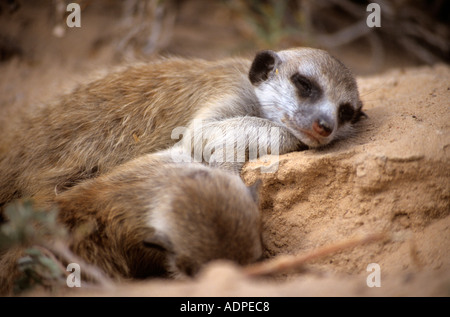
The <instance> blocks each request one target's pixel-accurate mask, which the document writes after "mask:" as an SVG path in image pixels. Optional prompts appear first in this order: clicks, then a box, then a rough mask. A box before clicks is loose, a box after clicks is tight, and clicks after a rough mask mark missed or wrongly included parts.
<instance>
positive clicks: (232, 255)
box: [0, 150, 262, 293]
mask: <svg viewBox="0 0 450 317" xmlns="http://www.w3.org/2000/svg"><path fill="white" fill-rule="evenodd" d="M169 151H170V150H169ZM169 151H165V152H159V153H154V154H147V155H143V156H141V157H139V158H137V159H134V160H131V161H129V162H126V163H124V164H122V165H120V166H118V167H116V168H115V169H114V170H113V171H111V172H109V173H106V174H104V175H101V176H99V177H96V178H94V179H90V180H85V181H84V182H82V183H80V184H78V185H76V186H74V187H72V188H70V189H68V190H67V191H65V192H63V193H61V194H59V195H57V196H56V198H55V202H54V204H56V206H57V207H58V209H59V212H58V218H57V219H58V222H60V223H61V224H62V225H63V226H64V227H66V228H67V229H68V231H69V234H70V237H71V239H69V241H70V242H69V247H70V248H71V250H72V251H73V252H74V253H75V254H76V255H78V256H80V257H81V258H82V259H84V260H85V261H86V262H87V263H90V264H93V265H96V266H97V267H99V268H101V269H102V270H103V271H104V272H105V273H107V274H108V275H109V276H111V277H113V278H115V279H118V280H120V279H130V278H146V277H152V276H167V275H169V276H173V277H178V276H193V275H195V274H196V273H197V272H198V271H199V269H200V268H201V267H202V265H204V264H205V263H207V262H209V261H211V260H215V259H227V260H231V261H234V262H236V263H239V264H242V265H244V264H248V263H252V262H254V261H256V260H258V259H259V258H260V257H261V256H262V244H261V223H260V213H259V210H258V206H257V203H256V200H257V193H256V190H257V188H255V187H252V186H251V187H247V186H245V184H244V183H243V181H242V180H241V179H240V177H239V176H237V175H234V174H232V173H228V172H226V171H223V170H220V169H217V168H211V167H208V166H205V165H203V164H200V163H187V164H184V163H176V162H173V159H172V157H171V154H170V155H169ZM176 155H181V154H180V153H177V154H176ZM38 207H39V208H50V207H52V206H48V205H47V206H44V205H40V206H39V205H38ZM86 228H91V230H87V229H86ZM11 252H12V253H13V254H12V255H14V252H17V250H11ZM8 256H9V255H8V254H7V255H5V256H4V257H5V259H6V258H7V257H8ZM17 257H18V256H16V258H17ZM2 262H5V263H6V264H5V263H3V265H5V267H11V263H7V260H3V261H2V259H1V258H0V263H2ZM1 270H2V268H0V271H1ZM10 270H11V268H10ZM9 276H12V277H14V276H16V277H17V275H16V274H10V273H8V272H2V273H1V274H0V281H2V280H4V282H5V283H4V284H5V285H12V284H13V282H12V281H9V282H6V281H7V280H8V278H9ZM1 289H2V288H1V287H0V290H1ZM7 291H8V290H7V289H3V292H4V293H5V292H7Z"/></svg>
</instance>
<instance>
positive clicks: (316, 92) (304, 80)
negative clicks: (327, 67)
mask: <svg viewBox="0 0 450 317" xmlns="http://www.w3.org/2000/svg"><path fill="white" fill-rule="evenodd" d="M291 82H292V83H293V84H294V86H295V87H296V88H297V92H298V95H299V96H300V97H301V98H311V99H318V98H319V97H320V95H321V93H322V90H321V89H320V86H319V85H318V84H317V83H316V82H315V81H314V80H313V79H311V78H308V77H306V76H303V75H300V74H299V73H295V74H294V75H292V76H291Z"/></svg>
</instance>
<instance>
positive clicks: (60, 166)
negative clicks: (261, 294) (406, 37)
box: [0, 48, 361, 208]
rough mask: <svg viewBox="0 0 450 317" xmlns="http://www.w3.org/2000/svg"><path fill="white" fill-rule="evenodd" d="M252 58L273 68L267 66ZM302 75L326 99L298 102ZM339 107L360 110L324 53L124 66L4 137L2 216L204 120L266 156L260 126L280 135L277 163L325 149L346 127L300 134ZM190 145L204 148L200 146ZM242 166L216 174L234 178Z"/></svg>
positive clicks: (352, 87) (347, 77) (349, 82)
mask: <svg viewBox="0 0 450 317" xmlns="http://www.w3.org/2000/svg"><path fill="white" fill-rule="evenodd" d="M258 56H259V57H261V56H266V57H267V56H274V57H276V59H275V60H274V61H273V62H267V60H265V59H264V58H259V59H258ZM254 65H256V66H257V67H253V66H254ZM249 69H250V73H249ZM302 69H304V70H305V72H306V73H305V74H306V75H307V76H311V77H313V79H314V81H315V82H317V84H318V85H320V86H321V90H322V91H323V94H321V96H322V97H323V98H322V99H323V100H322V99H321V100H318V101H315V100H312V99H311V100H309V99H307V98H303V97H301V96H300V95H299V93H298V91H297V89H298V87H296V86H295V84H293V82H292V79H291V78H292V77H291V76H292V74H293V73H295V72H299V70H300V72H301V71H302ZM249 76H250V78H253V80H252V79H251V80H249ZM255 78H256V79H257V81H256V79H255ZM335 87H339V88H338V90H339V93H337V92H336V91H335V90H337V89H335ZM314 102H316V103H320V107H315V106H314ZM342 102H345V103H349V104H351V107H352V108H354V109H355V111H356V110H357V111H360V108H361V106H360V101H359V96H358V92H357V87H356V83H355V81H354V79H353V77H352V76H351V74H350V72H349V71H348V70H347V69H346V68H345V67H344V66H343V65H342V64H341V63H339V62H338V61H337V60H335V59H334V58H332V57H331V56H329V55H328V53H326V52H324V51H321V50H314V49H306V48H299V49H293V50H286V51H281V52H279V54H277V53H275V52H272V53H271V54H269V55H268V54H264V53H263V54H260V55H257V57H255V60H254V62H253V63H252V62H251V61H250V60H246V59H225V60H220V61H212V62H209V61H203V60H187V59H178V58H173V59H166V60H161V61H159V62H155V63H150V64H139V65H133V66H130V67H126V68H124V69H123V70H120V71H116V72H112V73H110V74H107V75H105V76H104V77H102V78H100V79H97V80H95V81H93V82H90V83H88V84H85V85H81V86H80V87H78V88H77V89H75V90H74V91H73V92H72V93H70V94H67V95H64V96H62V97H60V98H59V99H58V100H57V101H56V102H54V103H53V104H50V105H47V106H43V107H42V108H41V109H38V110H37V111H36V112H35V113H34V114H32V115H31V116H30V117H29V118H27V119H26V120H25V122H24V123H23V124H22V125H20V126H18V127H17V129H16V131H15V132H13V133H11V134H10V135H6V136H2V140H5V141H1V142H2V143H3V142H7V143H8V144H7V145H4V144H2V145H1V146H0V148H3V149H4V148H8V151H7V152H6V153H0V155H1V156H0V174H1V177H0V208H2V206H3V205H4V204H6V203H8V202H9V201H11V200H13V199H15V198H19V197H28V196H33V197H35V198H36V199H37V200H39V201H48V202H51V201H52V200H53V199H54V197H55V193H60V192H63V191H64V190H66V189H68V188H70V187H72V186H74V185H75V184H76V183H78V182H80V181H82V180H84V179H88V178H92V177H96V176H98V175H102V174H104V173H106V172H108V171H110V170H111V169H113V168H114V167H115V166H118V165H120V164H122V163H124V162H127V161H129V160H131V159H133V158H136V157H139V156H141V155H144V154H146V153H152V152H156V151H159V150H162V149H166V148H168V147H170V146H172V145H174V144H175V143H177V142H178V141H179V140H177V139H172V138H171V134H172V132H173V129H174V128H177V127H189V129H190V130H191V131H192V129H193V122H194V119H202V120H203V121H204V123H205V126H206V129H207V128H211V127H213V128H219V129H221V131H222V130H223V131H225V130H231V129H237V128H242V129H243V132H242V134H244V135H246V136H247V139H248V142H249V143H251V142H256V141H257V140H259V141H260V142H261V144H262V146H265V147H266V148H267V152H268V153H271V150H272V149H271V148H270V144H269V142H268V141H269V140H268V139H267V138H265V137H262V136H261V134H260V132H259V128H261V127H263V128H266V129H270V128H272V127H275V128H277V129H279V132H280V133H279V134H280V140H279V141H280V142H279V145H280V148H279V149H277V150H278V151H277V152H278V153H279V154H283V153H287V152H291V151H295V150H298V149H300V148H305V144H307V145H309V146H320V145H323V144H327V143H329V142H331V141H332V140H333V139H334V138H335V137H337V136H339V135H342V133H341V132H340V131H341V130H342V131H343V130H345V129H344V127H345V126H348V124H346V125H338V124H337V123H336V124H334V125H333V126H334V130H336V131H333V133H332V134H331V135H330V136H329V137H321V136H320V135H317V134H316V136H315V138H311V137H309V136H310V135H312V134H314V133H315V132H314V131H310V133H309V134H305V133H304V131H305V130H311V126H312V125H311V123H312V122H313V121H312V120H317V114H316V113H315V112H317V111H319V110H320V109H322V110H324V109H325V110H326V111H325V110H324V113H325V114H326V115H327V116H328V117H330V120H333V121H336V120H337V119H336V118H337V113H338V107H339V104H340V103H342ZM316 109H319V110H317V111H316ZM208 137H209V136H208ZM189 141H190V140H189V139H188V138H183V141H182V142H180V143H178V144H177V146H182V147H185V148H187V149H188V150H192V145H193V144H191V142H189ZM194 141H195V142H194V143H195V144H200V147H202V148H203V146H204V140H201V139H196V140H194ZM225 141H226V136H225V134H223V133H216V134H215V136H214V137H213V138H212V139H210V140H208V142H209V143H210V144H216V145H218V146H221V145H222V144H223V143H225ZM245 146H246V147H247V145H245ZM247 150H248V149H247V148H244V151H247ZM247 158H248V157H247ZM216 159H217V158H216ZM243 163H244V162H233V163H231V164H230V163H228V162H227V163H224V164H220V163H219V164H217V166H219V167H222V168H225V169H229V170H233V171H236V170H237V171H239V169H240V168H241V167H242V165H243Z"/></svg>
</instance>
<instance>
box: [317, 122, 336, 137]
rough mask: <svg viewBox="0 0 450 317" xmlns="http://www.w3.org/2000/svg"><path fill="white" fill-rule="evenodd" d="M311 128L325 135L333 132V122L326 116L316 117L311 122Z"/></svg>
mask: <svg viewBox="0 0 450 317" xmlns="http://www.w3.org/2000/svg"><path fill="white" fill-rule="evenodd" d="M312 129H313V130H314V131H315V132H317V133H318V134H320V135H321V136H323V137H327V136H329V135H330V134H331V132H333V129H334V124H333V122H332V121H331V120H327V118H318V119H316V120H315V121H314V122H313V124H312Z"/></svg>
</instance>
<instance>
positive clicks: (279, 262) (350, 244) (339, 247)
mask: <svg viewBox="0 0 450 317" xmlns="http://www.w3.org/2000/svg"><path fill="white" fill-rule="evenodd" d="M388 237H389V236H388V235H387V234H386V233H375V234H368V235H365V236H362V237H355V238H350V239H348V240H344V241H340V242H337V243H333V244H330V245H327V246H323V247H319V248H317V249H314V250H311V251H309V252H306V253H304V254H298V255H283V256H278V257H276V258H274V259H272V260H268V261H265V262H262V263H256V264H253V265H249V266H247V267H246V268H245V269H244V274H246V275H247V276H250V277H254V276H262V275H270V274H277V273H285V272H287V271H291V270H293V269H296V268H299V267H301V266H302V265H304V264H305V263H308V262H311V261H313V260H316V259H319V258H323V257H326V256H330V255H332V254H335V253H337V252H340V251H344V250H349V249H351V248H354V247H356V246H361V245H364V244H367V243H374V242H380V241H384V240H386V239H387V238H388Z"/></svg>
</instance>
